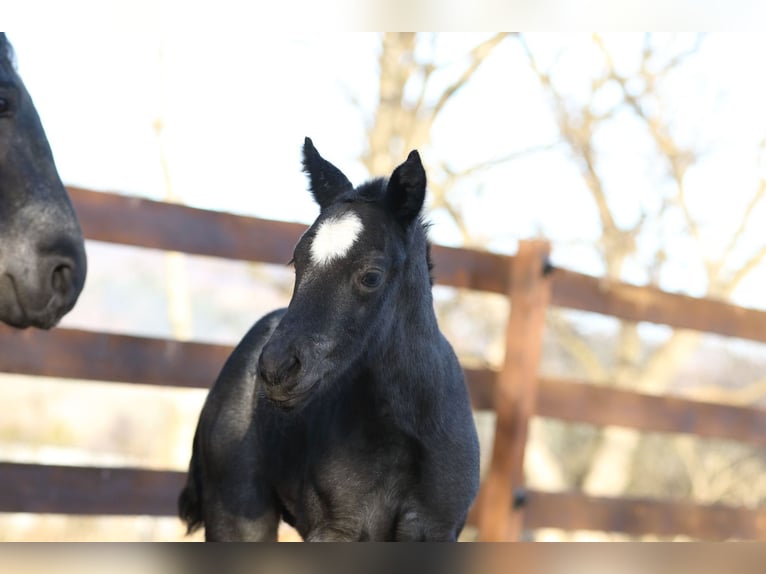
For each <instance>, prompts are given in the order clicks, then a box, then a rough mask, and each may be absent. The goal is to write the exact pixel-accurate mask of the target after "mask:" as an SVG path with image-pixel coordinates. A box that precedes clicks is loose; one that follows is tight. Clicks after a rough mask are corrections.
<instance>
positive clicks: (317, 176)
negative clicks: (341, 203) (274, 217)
mask: <svg viewBox="0 0 766 574" xmlns="http://www.w3.org/2000/svg"><path fill="white" fill-rule="evenodd" d="M303 171H305V172H306V173H307V174H308V176H309V179H310V180H311V193H312V194H313V196H314V199H315V200H316V202H317V203H318V204H319V207H320V208H321V209H324V208H325V207H327V206H328V205H330V204H331V203H333V202H334V201H335V200H336V199H338V198H339V197H340V196H342V195H345V194H347V193H348V192H350V191H353V190H354V186H353V185H351V182H350V181H349V180H348V178H347V177H346V176H345V175H343V172H342V171H340V170H339V169H338V168H337V167H335V166H334V165H333V164H331V163H330V162H329V161H327V160H326V159H325V158H323V157H322V156H321V155H319V152H318V151H317V149H316V148H315V147H314V143H313V142H312V141H311V138H306V139H305V141H304V142H303Z"/></svg>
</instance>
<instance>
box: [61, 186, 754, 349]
mask: <svg viewBox="0 0 766 574" xmlns="http://www.w3.org/2000/svg"><path fill="white" fill-rule="evenodd" d="M67 189H68V190H69V193H70V195H71V197H72V200H73V202H74V204H75V208H76V210H77V214H78V217H79V218H80V222H81V224H82V227H83V232H84V234H85V236H86V237H87V238H89V239H94V240H98V241H107V242H112V243H119V244H123V245H134V246H138V247H147V248H154V249H162V250H172V251H182V252H184V253H191V254H196V255H209V256H215V257H224V258H228V259H241V260H246V261H259V262H263V263H274V264H285V263H287V262H288V261H289V260H290V258H291V257H292V251H293V247H294V245H295V243H296V242H297V240H298V238H299V237H300V235H301V234H302V233H303V232H304V231H305V229H306V226H305V225H303V224H298V223H286V222H281V221H271V220H267V219H258V218H254V217H246V216H242V215H233V214H231V213H223V212H219V211H209V210H204V209H197V208H193V207H188V206H184V205H176V204H169V203H163V202H158V201H152V200H149V199H142V198H138V197H131V196H125V195H118V194H114V193H102V192H96V191H90V190H85V189H80V188H77V187H68V188H67ZM433 259H434V263H435V275H436V280H437V282H438V283H439V284H442V285H447V286H451V287H458V288H465V289H473V290H478V291H489V292H493V293H502V294H505V293H507V289H508V286H509V284H510V276H509V269H511V268H512V266H511V265H509V264H508V260H509V259H513V257H511V256H508V255H500V254H496V253H489V252H486V251H478V250H469V249H456V248H451V247H444V246H440V245H435V246H434V247H433ZM552 289H553V290H552V294H551V304H552V305H556V306H560V307H566V308H570V309H578V310H582V311H590V312H594V313H602V314H605V315H611V316H614V317H618V318H620V319H626V320H630V321H649V322H653V323H661V324H665V325H669V326H671V327H676V328H682V329H694V330H698V331H705V332H710V333H716V334H719V335H726V336H731V337H740V338H743V339H750V340H754V341H762V342H766V312H764V311H757V310H752V309H744V308H741V307H737V306H735V305H731V304H729V303H724V302H721V301H715V300H709V299H697V298H694V297H688V296H685V295H678V294H674V293H666V292H664V291H660V290H659V289H655V288H652V287H639V286H635V285H630V284H627V283H620V282H613V281H604V280H603V279H599V278H597V277H592V276H590V275H584V274H582V273H576V272H574V271H568V270H566V269H558V268H557V269H556V270H555V271H554V273H553V284H552Z"/></svg>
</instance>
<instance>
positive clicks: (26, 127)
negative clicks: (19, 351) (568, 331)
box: [0, 33, 86, 329]
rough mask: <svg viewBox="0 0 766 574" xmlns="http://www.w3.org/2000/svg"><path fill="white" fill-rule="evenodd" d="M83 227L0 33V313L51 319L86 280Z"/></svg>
mask: <svg viewBox="0 0 766 574" xmlns="http://www.w3.org/2000/svg"><path fill="white" fill-rule="evenodd" d="M85 273H86V259H85V246H84V244H83V238H82V232H81V231H80V225H79V223H78V222H77V217H76V216H75V213H74V209H73V207H72V203H71V201H70V200H69V197H68V196H67V194H66V190H65V189H64V185H63V184H62V183H61V179H60V178H59V175H58V172H57V171H56V166H55V164H54V162H53V155H52V153H51V149H50V146H49V145H48V140H47V139H46V137H45V132H44V131H43V126H42V124H41V123H40V118H39V116H38V115H37V111H36V110H35V107H34V104H33V103H32V99H31V98H30V96H29V93H28V92H27V90H26V88H25V87H24V83H23V82H22V81H21V78H20V77H19V75H18V74H17V73H16V69H15V67H14V64H13V56H12V50H11V46H10V44H9V43H8V40H7V38H6V37H5V34H4V33H0V321H2V322H4V323H7V324H9V325H11V326H14V327H20V328H24V327H39V328H43V329H48V328H50V327H52V326H54V325H55V324H56V323H57V322H58V321H59V319H61V317H62V316H64V314H66V313H67V312H68V311H69V310H70V309H71V308H72V307H73V306H74V304H75V302H76V301H77V297H78V296H79V294H80V291H82V287H83V285H84V283H85Z"/></svg>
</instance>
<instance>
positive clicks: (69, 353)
mask: <svg viewBox="0 0 766 574" xmlns="http://www.w3.org/2000/svg"><path fill="white" fill-rule="evenodd" d="M0 349H3V352H2V353H0V372H6V373H18V374H24V375H37V376H50V377H61V378H70V379H85V380H95V381H107V382H108V381H115V382H124V383H139V384H146V385H167V386H180V387H197V388H209V387H210V386H211V385H212V383H213V381H215V379H216V377H217V376H218V373H219V372H220V370H221V367H222V366H223V363H224V362H225V360H226V358H227V357H228V356H229V353H230V352H231V349H232V348H231V347H228V346H226V345H210V344H204V343H193V342H180V341H172V340H166V339H152V338H146V337H133V336H129V335H116V334H107V333H93V332H90V331H80V330H76V329H63V328H59V329H54V330H52V331H38V330H31V329H30V330H26V331H19V330H16V329H11V328H10V327H6V326H4V325H0ZM41 357H45V360H40V358H41ZM465 373H466V379H467V382H468V390H469V392H470V396H471V403H472V405H473V408H474V409H478V410H481V409H490V410H491V409H494V405H495V398H494V393H495V385H496V380H497V372H496V371H492V370H489V369H465ZM535 414H536V415H538V416H543V417H550V418H556V419H561V420H566V421H571V422H582V423H587V424H593V425H621V426H626V427H630V428H636V429H638V430H642V431H655V432H668V433H690V434H695V435H698V436H702V437H717V438H724V439H730V440H737V441H741V442H746V443H750V444H755V445H766V410H764V409H758V408H751V407H740V406H732V405H720V404H715V403H706V402H702V401H692V400H687V399H682V398H679V397H669V396H654V395H645V394H641V393H635V392H632V391H626V390H620V389H613V388H609V387H602V386H597V385H590V384H586V383H580V382H577V381H568V380H562V379H548V378H542V379H540V382H539V387H538V398H537V407H536V409H535Z"/></svg>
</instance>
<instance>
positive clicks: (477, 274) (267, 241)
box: [67, 187, 508, 293]
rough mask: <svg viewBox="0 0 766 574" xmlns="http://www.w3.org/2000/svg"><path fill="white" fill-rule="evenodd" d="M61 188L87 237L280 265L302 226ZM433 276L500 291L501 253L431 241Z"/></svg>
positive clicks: (503, 261) (503, 279)
mask: <svg viewBox="0 0 766 574" xmlns="http://www.w3.org/2000/svg"><path fill="white" fill-rule="evenodd" d="M67 190H68V191H69V194H70V196H71V198H72V201H73V202H74V205H75V209H76V210H77V216H78V218H79V219H80V224H81V225H82V229H83V233H84V234H85V236H86V237H87V238H88V239H94V240H97V241H107V242H111V243H119V244H122V245H133V246H137V247H147V248H152V249H162V250H169V251H181V252H184V253H190V254H195V255H208V256H213V257H223V258H227V259H240V260H243V261H257V262H261V263H273V264H277V265H284V264H286V263H287V262H288V261H290V259H291V258H292V256H293V248H294V247H295V244H296V243H297V242H298V239H299V238H300V236H301V235H302V234H303V232H304V231H306V229H307V226H306V225H304V224H301V223H287V222H283V221H271V220H268V219H258V218H255V217H246V216H243V215H234V214H231V213H223V212H220V211H208V210H204V209H197V208H194V207H188V206H185V205H177V204H170V203H163V202H159V201H152V200H149V199H142V198H138V197H130V196H125V195H117V194H113V193H100V192H96V191H89V190H85V189H80V188H76V187H68V188H67ZM432 255H433V259H434V263H435V265H436V271H435V273H436V276H437V281H438V282H439V283H441V284H443V285H450V286H452V287H460V288H465V289H475V290H479V291H492V292H496V293H504V292H505V289H506V284H507V281H508V279H507V268H508V265H507V259H508V256H507V255H499V254H495V253H489V252H482V251H471V250H468V249H458V248H453V247H444V246H434V247H433V252H432Z"/></svg>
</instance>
